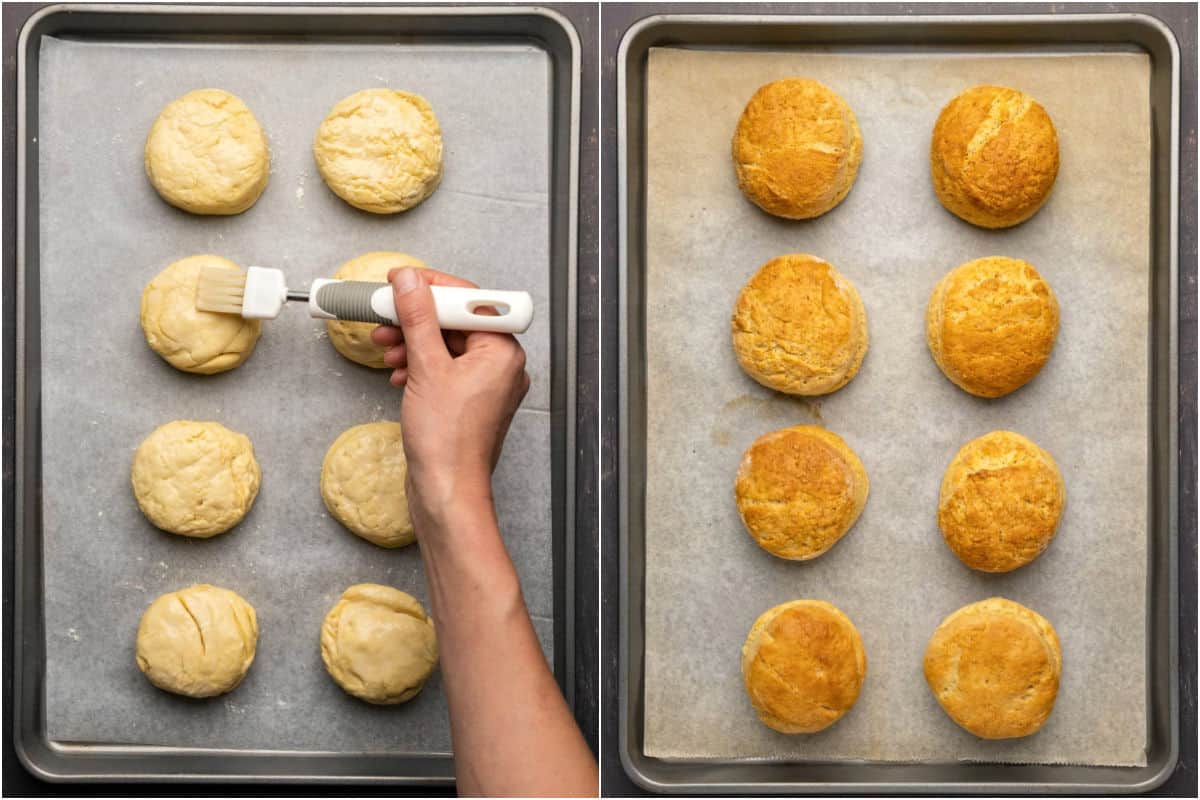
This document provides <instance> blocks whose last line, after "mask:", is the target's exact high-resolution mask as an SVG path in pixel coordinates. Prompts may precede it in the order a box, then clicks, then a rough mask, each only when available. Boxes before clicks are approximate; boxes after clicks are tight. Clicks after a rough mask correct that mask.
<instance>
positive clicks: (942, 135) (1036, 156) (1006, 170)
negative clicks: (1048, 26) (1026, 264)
mask: <svg viewBox="0 0 1200 800" xmlns="http://www.w3.org/2000/svg"><path fill="white" fill-rule="evenodd" d="M929 168H930V173H931V174H932V176H933V189H934V191H935V192H937V196H938V199H939V200H941V201H942V205H943V206H945V207H946V210H947V211H950V212H951V213H953V214H955V215H957V216H959V217H961V218H962V219H965V220H966V221H967V222H970V223H971V224H973V225H979V226H982V227H984V228H1008V227H1010V226H1012V225H1016V224H1018V223H1021V222H1024V221H1025V220H1027V219H1029V218H1030V217H1032V216H1033V215H1034V214H1036V213H1037V210H1038V209H1039V208H1041V207H1042V204H1043V203H1045V202H1046V200H1047V198H1049V197H1050V190H1051V189H1053V188H1054V179H1055V178H1056V177H1058V134H1057V133H1056V132H1055V130H1054V123H1053V122H1051V120H1050V115H1049V114H1047V113H1046V109H1044V108H1042V106H1041V105H1040V104H1039V103H1038V102H1037V101H1035V100H1034V99H1033V98H1032V97H1030V96H1029V95H1027V94H1025V93H1024V92H1019V91H1017V90H1016V89H1007V88H1005V87H1003V86H973V87H971V88H970V89H967V90H966V91H965V92H963V93H962V94H960V95H959V96H958V97H955V98H954V99H953V100H951V101H950V102H949V103H948V104H947V105H946V107H945V108H943V109H942V113H941V114H939V115H938V118H937V123H936V124H934V126H933V140H932V142H931V144H930V146H929Z"/></svg>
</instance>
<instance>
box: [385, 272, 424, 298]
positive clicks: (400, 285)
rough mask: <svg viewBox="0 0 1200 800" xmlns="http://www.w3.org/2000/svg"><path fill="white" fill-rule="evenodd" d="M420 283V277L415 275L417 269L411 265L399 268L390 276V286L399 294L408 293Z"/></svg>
mask: <svg viewBox="0 0 1200 800" xmlns="http://www.w3.org/2000/svg"><path fill="white" fill-rule="evenodd" d="M420 285H421V279H420V278H419V277H417V271H416V270H415V269H413V268H412V267H405V268H404V269H402V270H399V271H398V272H397V273H396V275H395V277H393V278H392V286H393V287H394V288H395V289H396V291H397V292H398V293H400V294H408V293H409V292H411V291H412V290H413V289H416V288H417V287H418V286H420Z"/></svg>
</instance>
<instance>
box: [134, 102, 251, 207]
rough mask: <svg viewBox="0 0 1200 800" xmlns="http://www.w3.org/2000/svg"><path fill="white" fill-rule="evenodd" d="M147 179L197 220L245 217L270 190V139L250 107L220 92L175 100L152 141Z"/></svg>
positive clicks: (158, 123)
mask: <svg viewBox="0 0 1200 800" xmlns="http://www.w3.org/2000/svg"><path fill="white" fill-rule="evenodd" d="M145 162H146V177H148V178H149V179H150V184H151V185H152V186H153V187H154V189H155V191H157V192H158V194H159V195H160V196H161V197H162V199H163V200H166V201H167V202H168V203H170V204H171V205H173V206H175V207H176V208H181V209H183V210H184V211H190V212H191V213H193V214H240V213H242V212H243V211H245V210H246V209H248V208H249V207H250V206H252V205H254V201H255V200H257V199H258V196H259V195H261V194H262V192H263V189H265V188H267V179H268V178H269V177H270V172H271V153H270V151H269V150H268V149H267V137H266V136H264V135H263V131H262V128H261V127H260V126H259V124H258V120H256V119H255V118H254V115H253V114H251V113H250V109H249V108H247V107H246V104H245V103H243V102H242V101H241V100H239V99H238V98H237V97H235V96H233V95H232V94H230V93H229V92H225V91H222V90H220V89H197V90H196V91H194V92H188V93H187V94H185V95H184V96H183V97H180V98H177V99H175V100H172V101H171V102H170V103H168V104H167V107H166V108H164V109H163V110H162V112H161V113H160V114H159V115H158V119H156V120H154V124H153V125H152V126H151V127H150V133H149V134H148V135H147V136H146V149H145Z"/></svg>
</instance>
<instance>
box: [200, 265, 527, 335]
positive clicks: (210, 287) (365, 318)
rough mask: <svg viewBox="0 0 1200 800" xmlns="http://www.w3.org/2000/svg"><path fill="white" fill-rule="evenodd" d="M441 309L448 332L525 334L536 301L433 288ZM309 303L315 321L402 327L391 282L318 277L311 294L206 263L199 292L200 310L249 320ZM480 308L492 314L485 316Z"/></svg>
mask: <svg viewBox="0 0 1200 800" xmlns="http://www.w3.org/2000/svg"><path fill="white" fill-rule="evenodd" d="M429 290H430V291H431V292H432V293H433V301H434V304H435V305H436V307H437V320H438V325H439V326H441V327H442V328H443V329H444V330H456V331H494V332H496V333H524V332H525V331H526V329H528V328H529V323H530V322H532V321H533V299H532V298H531V297H530V296H529V293H528V292H502V291H494V290H491V289H470V288H466V287H462V286H430V287H429ZM289 301H291V302H298V303H307V304H308V314H309V316H311V317H314V318H316V319H339V320H343V321H346V322H373V323H375V324H377V325H398V324H399V320H398V319H396V305H395V303H394V301H393V299H392V285H391V284H390V283H375V282H373V281H340V280H331V279H328V278H317V279H316V280H314V281H313V282H312V288H310V289H309V290H308V291H307V292H303V291H296V290H294V289H289V288H288V287H287V282H286V281H285V280H284V277H283V273H282V272H281V271H280V270H277V269H268V268H266V267H249V268H247V269H246V272H245V273H242V272H238V271H235V270H231V269H221V268H220V267H204V268H203V269H201V270H200V280H199V284H198V289H197V292H196V308H197V309H199V310H200V311H215V312H217V313H220V314H239V315H241V316H242V317H245V318H246V319H275V318H276V317H278V316H279V314H280V312H281V311H283V306H284V304H285V303H287V302H289ZM481 308H491V309H494V311H495V313H494V314H481V313H478V310H479V309H481Z"/></svg>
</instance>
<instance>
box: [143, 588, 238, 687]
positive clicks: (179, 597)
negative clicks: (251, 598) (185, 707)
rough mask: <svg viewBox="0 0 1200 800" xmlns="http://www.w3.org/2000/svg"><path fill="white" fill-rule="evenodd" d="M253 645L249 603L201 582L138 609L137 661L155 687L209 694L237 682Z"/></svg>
mask: <svg viewBox="0 0 1200 800" xmlns="http://www.w3.org/2000/svg"><path fill="white" fill-rule="evenodd" d="M257 646H258V620H257V618H256V617H255V615H254V608H253V607H252V606H251V605H250V604H249V603H247V602H246V601H245V600H244V599H242V598H241V597H240V596H239V595H238V594H236V593H235V592H231V591H229V590H228V589H222V588H220V587H218V586H209V585H208V584H204V583H201V584H197V585H195V586H189V587H187V588H186V589H180V590H179V591H177V592H168V593H167V594H164V595H162V596H161V597H159V598H158V599H157V600H155V601H154V602H153V603H151V604H150V607H149V608H147V609H146V612H145V613H144V614H142V621H141V623H140V624H139V625H138V632H137V665H138V669H140V670H141V671H142V672H143V673H145V675H146V677H147V678H149V679H150V682H151V683H153V684H154V685H155V686H157V687H158V688H160V689H164V690H166V691H168V692H174V693H175V694H182V695H186V696H187V697H213V696H215V695H218V694H225V693H226V692H228V691H231V690H233V689H234V688H235V687H237V685H238V684H239V683H241V682H242V678H244V677H245V676H246V671H247V670H249V669H250V664H251V663H252V662H253V661H254V651H255V648H256V647H257Z"/></svg>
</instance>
